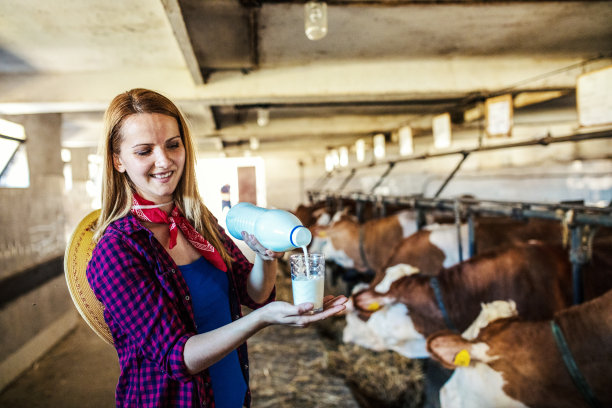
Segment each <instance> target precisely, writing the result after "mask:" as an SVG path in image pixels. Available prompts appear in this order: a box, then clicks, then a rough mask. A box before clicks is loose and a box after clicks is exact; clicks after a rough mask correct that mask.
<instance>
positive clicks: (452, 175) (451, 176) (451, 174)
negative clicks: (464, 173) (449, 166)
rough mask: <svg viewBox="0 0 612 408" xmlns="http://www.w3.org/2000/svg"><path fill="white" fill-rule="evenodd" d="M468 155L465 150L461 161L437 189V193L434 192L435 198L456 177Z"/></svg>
mask: <svg viewBox="0 0 612 408" xmlns="http://www.w3.org/2000/svg"><path fill="white" fill-rule="evenodd" d="M468 156H469V153H467V152H463V157H462V158H461V160H459V163H457V165H456V166H455V168H454V169H453V171H452V172H451V173H450V174H449V175H448V177H446V180H444V183H442V185H441V186H440V188H439V189H438V191H436V194H434V198H438V196H440V193H441V192H442V190H444V188H445V187H446V185H447V184H448V182H449V181H451V179H452V178H453V177H455V174H456V173H457V172H458V171H459V169H460V168H461V165H462V164H463V162H464V161H465V159H467V157H468Z"/></svg>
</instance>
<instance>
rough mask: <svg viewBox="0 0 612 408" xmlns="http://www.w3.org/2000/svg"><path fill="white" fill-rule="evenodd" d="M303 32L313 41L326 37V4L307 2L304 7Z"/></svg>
mask: <svg viewBox="0 0 612 408" xmlns="http://www.w3.org/2000/svg"><path fill="white" fill-rule="evenodd" d="M304 31H305V32H306V37H308V39H309V40H313V41H316V40H320V39H321V38H323V37H325V35H327V3H325V2H320V1H309V2H307V3H306V4H305V5H304Z"/></svg>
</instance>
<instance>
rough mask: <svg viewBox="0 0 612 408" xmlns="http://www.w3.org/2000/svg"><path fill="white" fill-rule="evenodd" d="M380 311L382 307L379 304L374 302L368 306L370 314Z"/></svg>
mask: <svg viewBox="0 0 612 408" xmlns="http://www.w3.org/2000/svg"><path fill="white" fill-rule="evenodd" d="M378 309H380V305H379V304H378V302H372V303H370V304H369V305H368V308H367V310H368V311H369V312H375V311H377V310H378Z"/></svg>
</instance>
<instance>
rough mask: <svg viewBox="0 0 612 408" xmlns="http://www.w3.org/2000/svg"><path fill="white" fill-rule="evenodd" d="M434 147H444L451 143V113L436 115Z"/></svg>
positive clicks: (434, 121)
mask: <svg viewBox="0 0 612 408" xmlns="http://www.w3.org/2000/svg"><path fill="white" fill-rule="evenodd" d="M432 129H433V137H434V147H435V148H436V149H443V148H445V147H449V146H450V145H451V120H450V113H448V112H447V113H443V114H441V115H438V116H434V118H433V123H432Z"/></svg>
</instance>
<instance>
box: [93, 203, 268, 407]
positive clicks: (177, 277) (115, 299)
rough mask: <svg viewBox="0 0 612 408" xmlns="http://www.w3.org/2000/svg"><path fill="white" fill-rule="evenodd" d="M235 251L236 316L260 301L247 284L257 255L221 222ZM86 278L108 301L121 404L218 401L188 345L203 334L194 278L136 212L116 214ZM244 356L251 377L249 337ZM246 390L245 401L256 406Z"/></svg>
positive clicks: (233, 306) (240, 354) (232, 278)
mask: <svg viewBox="0 0 612 408" xmlns="http://www.w3.org/2000/svg"><path fill="white" fill-rule="evenodd" d="M219 231H221V233H222V236H223V237H224V239H225V241H224V245H225V247H226V248H227V250H228V251H229V253H230V255H231V256H232V258H233V259H234V262H233V263H232V268H231V271H228V274H229V275H228V278H229V281H230V299H229V302H230V310H231V313H232V320H236V319H239V318H240V317H241V316H242V313H241V310H240V309H241V304H243V305H245V306H247V307H249V308H251V309H255V308H258V307H261V306H263V304H265V303H268V302H270V301H272V300H273V299H274V296H275V293H274V291H273V293H272V294H271V295H270V298H269V299H268V300H267V301H266V302H265V303H263V304H257V303H254V302H253V301H252V300H251V298H250V297H249V296H248V295H247V292H246V279H247V277H248V274H249V272H250V271H251V268H252V265H251V263H250V262H249V261H248V260H247V259H246V258H245V257H244V255H243V254H242V252H241V251H240V249H238V247H237V246H236V245H235V244H234V242H233V241H232V240H231V239H230V238H229V237H228V236H227V235H226V234H225V232H224V231H223V229H222V228H221V227H219ZM87 279H88V281H89V284H90V285H91V287H92V289H93V291H94V293H95V294H96V297H97V298H98V299H99V300H100V301H101V302H102V303H103V304H104V307H105V310H104V318H105V320H106V323H107V324H108V326H109V328H110V331H111V333H112V334H113V340H114V343H115V344H114V345H115V348H116V349H117V355H118V357H119V363H120V366H121V374H120V376H119V381H118V384H117V390H116V394H115V398H116V401H117V406H118V407H206V408H212V407H214V396H213V390H212V386H211V382H210V377H209V374H208V370H207V369H206V370H204V371H202V372H201V373H199V374H196V375H191V374H189V373H188V372H187V368H186V366H185V362H184V359H183V350H184V348H185V343H186V342H187V339H189V337H191V336H193V335H195V334H196V328H195V323H194V316H193V309H192V305H191V300H190V297H189V290H188V287H187V284H186V282H185V280H184V278H183V276H182V274H181V272H180V270H179V268H178V267H177V265H176V264H175V263H174V261H173V260H172V258H171V257H170V255H169V254H168V253H167V252H166V250H165V249H164V248H163V247H162V245H161V244H160V243H159V242H158V241H157V239H155V237H154V236H153V233H152V232H151V231H149V230H148V229H146V228H145V227H143V226H142V225H141V224H140V222H139V221H138V219H136V218H135V217H134V216H133V215H131V214H130V215H127V216H126V217H124V218H121V219H119V220H117V221H115V222H113V223H112V224H111V225H110V226H109V227H108V228H107V229H106V231H105V233H104V235H103V236H102V238H101V239H100V242H98V245H97V246H96V248H95V249H94V251H93V255H92V258H91V261H90V262H89V264H88V266H87ZM238 357H239V359H240V366H241V368H242V372H243V374H244V378H245V380H246V383H247V385H248V382H249V381H248V378H249V371H248V368H249V366H248V356H247V348H246V343H244V344H242V345H240V346H239V347H238ZM250 399H251V394H250V391H248V390H247V395H246V397H245V406H247V407H248V406H250Z"/></svg>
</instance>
